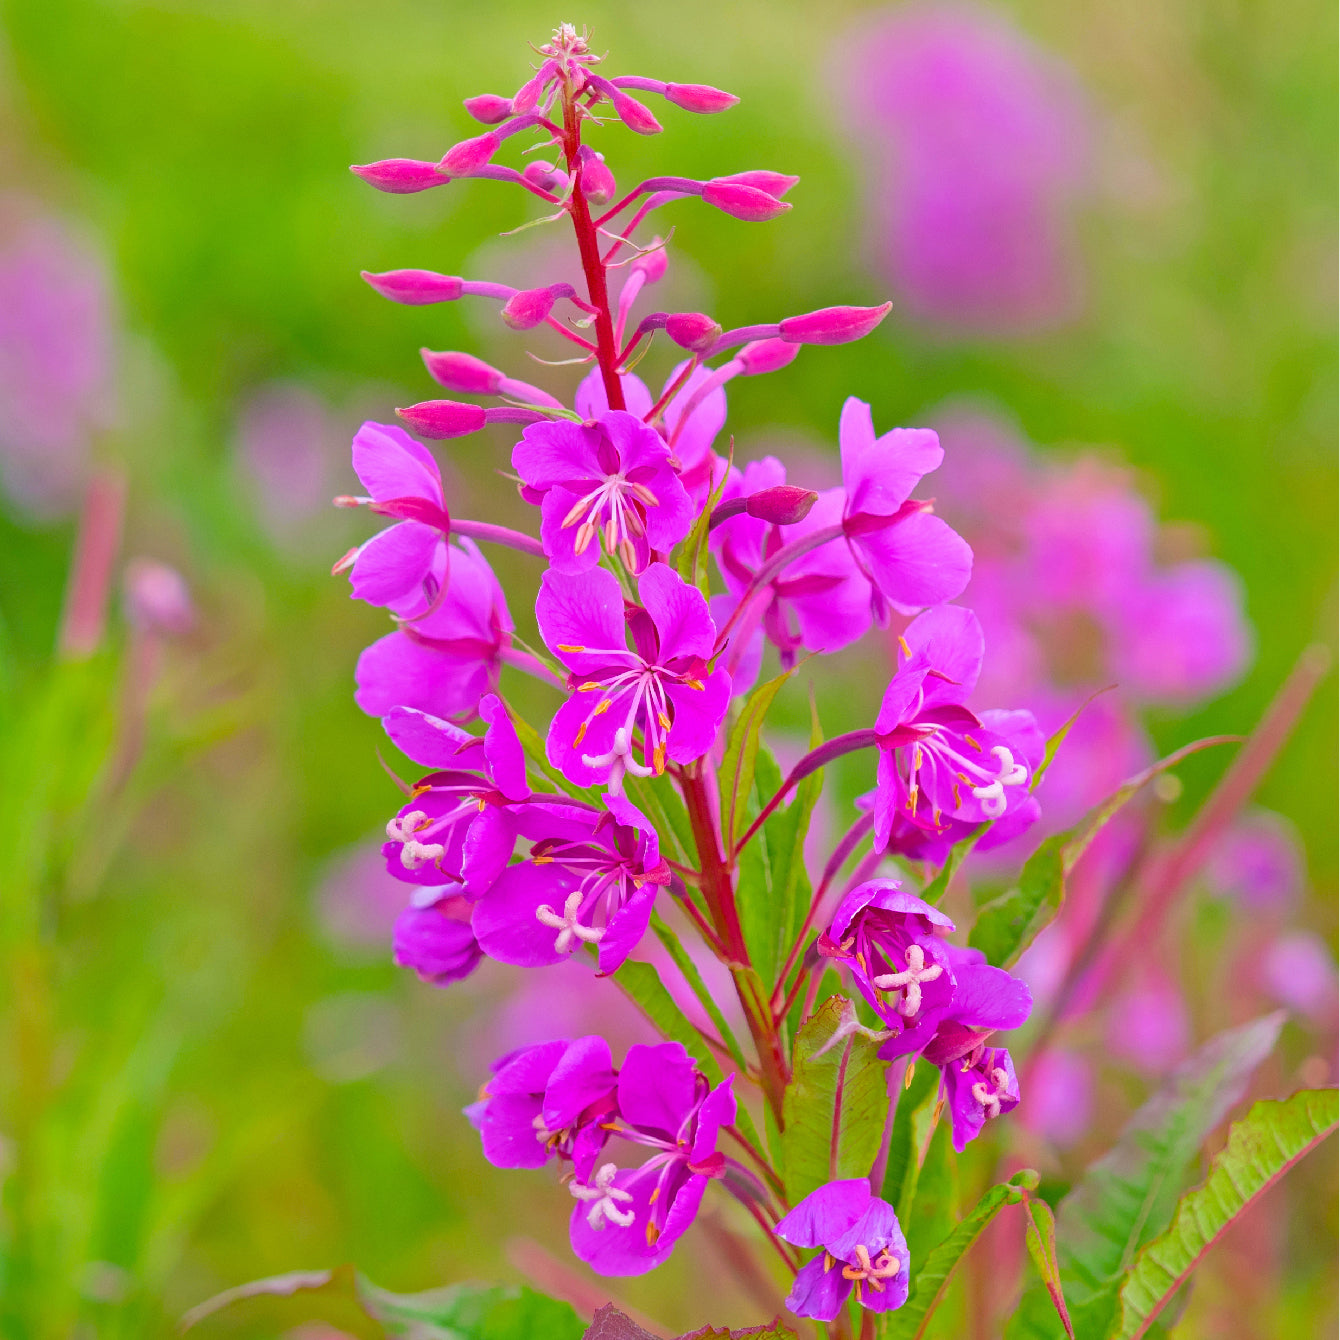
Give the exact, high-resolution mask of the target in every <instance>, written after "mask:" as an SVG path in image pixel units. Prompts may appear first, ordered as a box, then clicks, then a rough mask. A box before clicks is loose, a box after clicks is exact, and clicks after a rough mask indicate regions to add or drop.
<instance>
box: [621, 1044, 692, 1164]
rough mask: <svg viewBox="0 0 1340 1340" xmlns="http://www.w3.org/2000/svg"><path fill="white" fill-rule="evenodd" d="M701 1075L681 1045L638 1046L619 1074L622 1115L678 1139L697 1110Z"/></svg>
mask: <svg viewBox="0 0 1340 1340" xmlns="http://www.w3.org/2000/svg"><path fill="white" fill-rule="evenodd" d="M696 1075H697V1071H696V1069H695V1067H694V1064H693V1061H692V1060H691V1059H690V1057H689V1054H688V1052H686V1051H685V1050H684V1048H683V1046H682V1045H681V1044H680V1043H678V1042H658V1043H655V1044H654V1045H650V1046H649V1045H647V1044H645V1043H638V1044H637V1045H636V1046H633V1047H630V1048H629V1049H628V1055H627V1057H626V1058H625V1060H624V1063H623V1067H622V1068H621V1069H620V1071H619V1115H620V1116H621V1117H622V1118H623V1119H624V1120H625V1121H626V1122H628V1123H629V1124H630V1125H633V1126H640V1127H643V1128H644V1129H647V1130H651V1131H660V1132H663V1133H664V1134H666V1135H668V1136H669V1137H670V1139H672V1140H673V1139H675V1138H676V1137H677V1136H678V1134H679V1129H680V1127H681V1126H682V1125H683V1124H684V1119H685V1118H686V1117H687V1116H688V1115H689V1113H690V1112H691V1111H692V1109H693V1103H694V1095H695V1092H696Z"/></svg>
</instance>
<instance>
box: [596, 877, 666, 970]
mask: <svg viewBox="0 0 1340 1340" xmlns="http://www.w3.org/2000/svg"><path fill="white" fill-rule="evenodd" d="M659 891H660V886H659V885H656V884H651V883H646V884H643V885H642V887H641V888H640V889H638V890H637V891H636V892H635V893H634V894H633V896H632V897H631V898H629V899H628V901H627V902H626V903H624V905H623V906H622V907H621V908H620V909H619V910H618V911H617V912H616V913H615V914H614V915H613V916H612V917H611V918H610V919H609V922H608V924H607V925H606V926H605V934H604V935H602V936H601V937H600V954H599V958H598V962H599V964H600V971H601V973H602V974H603V975H604V976H607V977H608V976H609V974H610V973H612V972H617V971H618V970H619V968H620V967H621V966H622V964H623V962H624V960H625V959H626V958H627V957H628V955H629V954H631V953H632V952H633V950H634V949H636V948H637V947H638V945H639V944H640V943H641V941H642V937H643V936H644V935H646V933H647V927H648V926H649V925H650V924H651V910H652V907H653V906H654V905H655V903H656V895H657V893H658V892H659Z"/></svg>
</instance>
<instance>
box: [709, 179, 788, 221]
mask: <svg viewBox="0 0 1340 1340" xmlns="http://www.w3.org/2000/svg"><path fill="white" fill-rule="evenodd" d="M703 199H704V200H705V201H706V202H707V203H708V204H709V205H712V206H714V207H715V208H716V209H719V210H721V211H722V213H724V214H729V215H730V216H731V217H732V218H735V219H743V220H744V221H745V222H746V223H762V222H763V221H764V220H766V219H775V218H776V217H777V216H778V215H779V214H785V213H786V211H787V210H788V209H790V208H791V206H790V205H789V204H787V203H786V201H784V200H778V199H777V197H776V196H774V195H770V194H769V193H768V192H767V191H763V190H760V189H759V188H758V187H757V186H746V185H744V184H743V183H742V182H736V181H728V180H726V179H725V178H723V177H714V178H713V179H712V180H711V181H706V182H704V183H703Z"/></svg>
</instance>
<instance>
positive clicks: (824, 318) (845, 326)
mask: <svg viewBox="0 0 1340 1340" xmlns="http://www.w3.org/2000/svg"><path fill="white" fill-rule="evenodd" d="M892 307H893V304H892V303H891V302H886V303H885V304H884V305H883V306H882V307H823V308H821V309H820V310H819V311H817V312H806V313H804V314H803V315H802V316H788V317H787V318H786V320H784V321H782V322H781V323H780V325H779V326H778V331H779V333H780V334H781V337H782V339H784V340H789V341H790V342H791V343H792V344H850V343H851V341H852V340H859V339H863V338H864V337H865V336H867V335H869V334H870V332H871V331H872V330H874V328H875V327H876V326H877V325H879V323H880V322H881V321H883V320H884V318H885V317H886V316H888V314H889V311H890V309H891V308H892Z"/></svg>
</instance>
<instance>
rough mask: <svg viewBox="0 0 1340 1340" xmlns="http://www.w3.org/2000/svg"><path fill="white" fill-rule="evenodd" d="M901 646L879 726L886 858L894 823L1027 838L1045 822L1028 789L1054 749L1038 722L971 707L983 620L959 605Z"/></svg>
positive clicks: (928, 616) (878, 821)
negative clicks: (997, 829)
mask: <svg viewBox="0 0 1340 1340" xmlns="http://www.w3.org/2000/svg"><path fill="white" fill-rule="evenodd" d="M900 647H901V652H900V655H899V658H898V669H897V671H896V672H895V674H894V676H893V679H892V680H890V682H889V687H888V689H887V690H886V691H885V693H884V701H883V703H882V704H881V706H880V711H879V716H878V718H877V719H876V721H875V732H876V735H877V737H878V742H879V747H880V759H879V770H878V786H877V792H876V798H875V843H876V847H877V849H879V850H883V849H884V848H885V847H886V846H887V845H888V843H889V840H890V837H891V834H892V830H893V824H894V820H895V818H899V819H901V820H903V821H904V822H906V823H910V824H912V825H915V826H916V827H919V828H922V829H925V830H927V831H928V832H932V833H942V832H944V831H946V821H947V820H949V821H958V822H959V823H963V824H968V825H972V826H976V825H978V824H981V823H983V822H985V821H987V820H991V821H993V822H999V821H1001V820H1008V823H1009V827H1008V829H1007V832H1008V834H1009V836H1014V835H1015V834H1016V833H1017V832H1020V831H1022V829H1023V827H1026V826H1027V824H1028V823H1031V822H1032V821H1033V820H1034V819H1035V818H1036V817H1037V814H1038V808H1037V801H1036V800H1034V799H1033V797H1032V795H1031V794H1030V790H1029V782H1030V779H1031V778H1032V776H1033V773H1034V771H1035V770H1036V768H1037V766H1038V764H1039V763H1041V761H1042V756H1043V752H1044V750H1045V747H1046V741H1045V740H1044V739H1043V736H1042V732H1041V731H1040V730H1039V729H1038V726H1037V723H1036V722H1035V721H1034V720H1033V717H1032V714H1031V713H1028V712H999V713H995V714H990V715H989V716H983V717H979V716H976V715H975V714H974V713H972V712H971V711H969V710H968V708H967V707H966V706H965V705H964V703H965V700H966V699H967V697H968V695H969V694H970V693H971V691H972V689H973V686H974V685H975V684H976V682H977V675H978V672H979V670H980V668H981V664H982V656H983V651H984V643H983V639H982V629H981V625H980V624H978V622H977V618H976V616H975V615H974V614H973V613H972V611H971V610H966V609H960V608H958V607H957V606H953V605H946V606H942V607H941V608H938V609H933V610H928V611H927V612H926V613H925V614H922V615H921V616H919V617H918V618H916V619H914V620H913V621H912V622H911V623H910V624H909V625H908V627H907V631H906V633H905V634H904V635H903V637H902V638H901V639H900Z"/></svg>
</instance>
